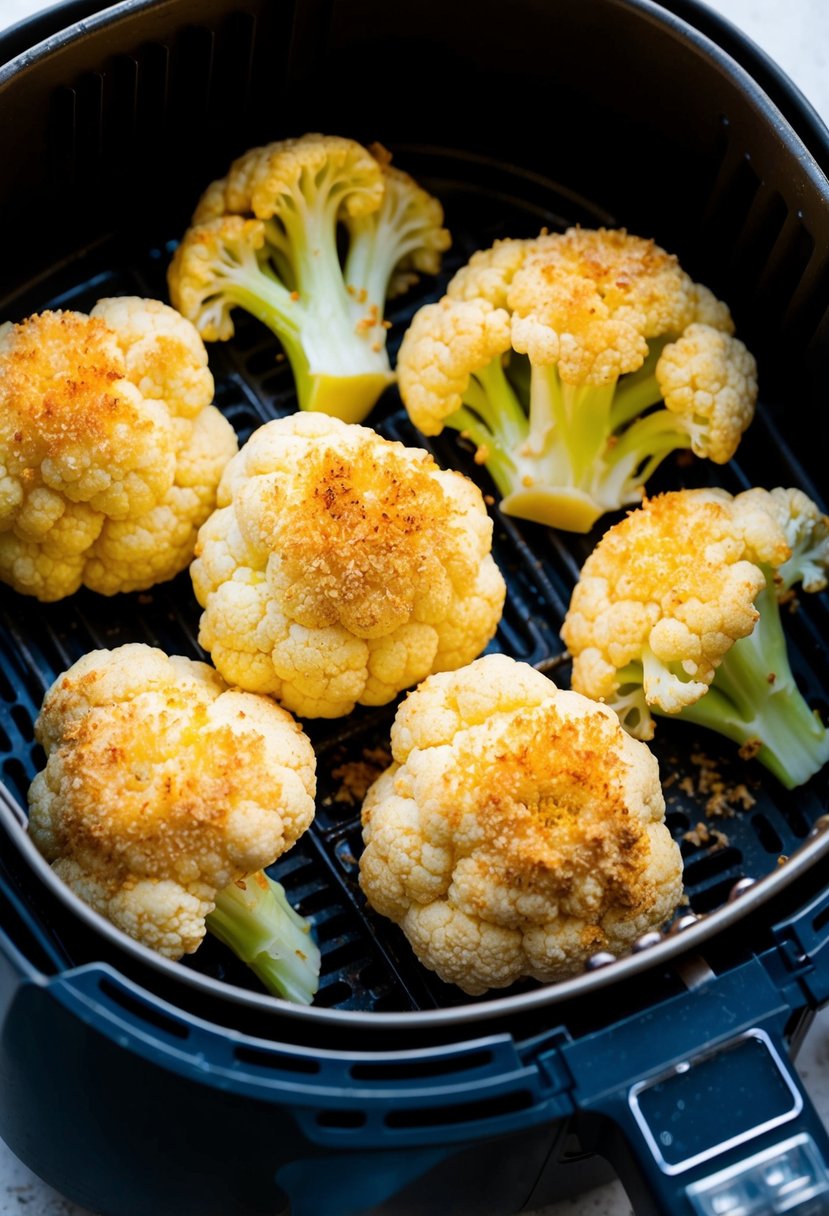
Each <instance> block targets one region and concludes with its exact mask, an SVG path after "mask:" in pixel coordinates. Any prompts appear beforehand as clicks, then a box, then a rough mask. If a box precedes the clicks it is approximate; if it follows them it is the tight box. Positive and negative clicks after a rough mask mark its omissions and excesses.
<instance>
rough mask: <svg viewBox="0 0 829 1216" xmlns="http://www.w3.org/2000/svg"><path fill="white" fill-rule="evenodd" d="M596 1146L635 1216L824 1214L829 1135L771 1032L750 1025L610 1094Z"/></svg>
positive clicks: (827, 1194) (828, 1202) (828, 1195)
mask: <svg viewBox="0 0 829 1216" xmlns="http://www.w3.org/2000/svg"><path fill="white" fill-rule="evenodd" d="M606 1114H607V1119H608V1120H609V1122H606V1123H605V1126H604V1127H603V1128H602V1129H601V1130H600V1131H599V1137H600V1139H599V1143H598V1145H597V1147H598V1148H599V1149H600V1150H601V1151H602V1152H603V1153H604V1155H606V1156H607V1157H608V1158H609V1159H610V1160H611V1161H612V1163H613V1165H614V1167H615V1168H616V1170H617V1172H618V1174H619V1176H620V1178H621V1179H622V1181H623V1183H624V1185H625V1188H626V1190H627V1193H628V1196H629V1197H630V1199H631V1202H632V1203H633V1205H634V1210H635V1212H636V1214H637V1216H776V1214H777V1213H781V1212H786V1213H788V1214H795V1213H796V1214H797V1216H821V1213H826V1211H827V1210H829V1136H827V1133H826V1129H825V1128H824V1127H823V1125H822V1123H821V1120H820V1117H819V1115H818V1114H817V1112H816V1110H815V1109H814V1107H813V1105H812V1104H811V1102H810V1100H809V1097H808V1095H807V1094H806V1093H805V1092H804V1090H803V1088H802V1085H801V1083H800V1080H799V1078H798V1076H797V1074H796V1072H795V1071H794V1069H793V1068H792V1066H791V1063H790V1061H789V1058H788V1053H787V1051H786V1048H785V1046H784V1044H783V1043H782V1041H781V1040H780V1039H778V1038H777V1036H776V1035H773V1034H770V1033H769V1032H768V1031H766V1030H763V1029H762V1028H759V1027H758V1028H752V1029H750V1030H748V1031H745V1032H743V1033H742V1034H740V1035H738V1036H737V1037H736V1038H733V1039H730V1040H727V1041H726V1042H724V1043H721V1044H719V1045H718V1046H717V1048H716V1049H715V1050H712V1051H711V1052H710V1053H708V1054H707V1055H705V1054H704V1055H702V1056H700V1057H698V1058H697V1059H695V1060H691V1061H681V1062H678V1063H677V1064H675V1065H673V1067H672V1068H671V1069H669V1070H668V1071H667V1072H666V1073H664V1074H662V1075H661V1077H658V1078H654V1079H651V1080H649V1081H648V1082H646V1083H644V1084H638V1085H633V1086H631V1087H630V1088H629V1089H628V1090H627V1092H626V1093H624V1094H622V1093H619V1094H616V1095H613V1097H612V1099H610V1100H608V1101H607V1110H606Z"/></svg>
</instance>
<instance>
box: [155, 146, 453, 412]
mask: <svg viewBox="0 0 829 1216" xmlns="http://www.w3.org/2000/svg"><path fill="white" fill-rule="evenodd" d="M390 161H391V157H390V155H389V153H388V152H387V151H386V149H385V148H383V147H382V146H381V145H380V144H373V145H372V146H371V148H364V147H363V146H362V144H359V143H357V142H356V141H355V140H353V139H343V138H341V137H340V136H333V135H317V134H309V135H303V136H302V137H301V138H300V139H284V140H280V141H278V142H276V143H272V144H267V145H266V146H265V147H262V148H252V149H250V151H248V152H245V153H244V155H243V156H240V157H239V158H238V160H236V161H234V163H233V165H232V166H231V169H230V172H229V173H228V175H227V177H225V178H223V179H222V180H221V181H216V182H213V183H212V184H211V185H210V186H208V188H207V190H206V192H205V194H204V196H203V198H202V200H201V202H200V203H199V205H198V207H197V208H196V212H195V215H194V216H193V226H192V227H191V228H190V229H189V230H188V231H187V232H186V233H185V235H184V238H183V239H182V242H181V245H180V246H179V248H178V249H177V250H176V253H175V255H174V257H173V261H172V263H171V265H170V271H169V286H170V297H171V299H172V300H173V303H174V304H175V305H176V307H177V308H179V309H180V310H181V311H182V312H183V313H184V315H185V316H186V317H189V318H190V320H192V321H193V322H194V323H195V325H196V326H197V327H198V329H199V332H200V333H201V334H202V335H203V337H204V338H206V339H207V340H208V341H213V340H215V339H226V338H229V337H230V336H231V335H232V333H233V321H232V319H231V312H232V311H233V309H235V308H237V307H239V308H244V309H246V310H247V311H248V312H251V313H253V314H254V315H255V316H256V317H257V318H258V319H259V320H260V321H262V322H264V323H265V324H266V325H267V326H268V327H269V328H270V329H271V330H272V331H273V332H274V334H276V336H277V337H278V338H279V340H280V342H281V343H282V346H283V350H284V353H285V356H286V357H287V359H288V361H289V363H290V365H291V370H292V371H293V374H294V380H295V383H296V390H297V397H298V400H299V406H300V408H301V409H306V410H323V411H325V412H326V413H329V414H332V415H335V416H336V417H338V418H342V419H343V420H344V421H346V422H360V421H362V419H363V418H365V416H366V414H367V413H368V412H369V410H370V409H371V408H372V406H373V405H374V403H375V401H376V400H377V398H378V397H379V396H380V394H381V393H382V391H383V390H384V389H385V388H386V386H387V385H388V384H390V383H391V382H392V380H393V379H394V374H393V372H392V370H391V366H390V363H389V358H388V354H387V351H386V330H387V328H388V323H387V322H385V321H384V320H383V310H384V308H385V302H386V299H387V297H389V296H393V295H396V294H398V293H399V292H401V291H405V290H406V288H407V287H409V286H410V285H411V283H413V282H414V281H416V279H417V277H418V272H426V273H428V274H435V273H437V271H438V270H439V269H440V261H441V254H442V253H443V252H444V251H445V250H446V249H447V248H448V246H449V243H450V238H449V233H448V232H447V230H446V229H445V228H444V227H443V208H442V207H441V205H440V203H439V202H438V200H437V199H436V198H433V197H432V196H431V195H430V194H429V193H428V192H427V191H426V190H424V189H422V188H421V187H420V186H418V184H417V182H415V181H414V179H413V178H411V177H409V175H408V174H406V173H402V172H401V171H400V170H399V169H396V168H393V167H392V166H391V164H390Z"/></svg>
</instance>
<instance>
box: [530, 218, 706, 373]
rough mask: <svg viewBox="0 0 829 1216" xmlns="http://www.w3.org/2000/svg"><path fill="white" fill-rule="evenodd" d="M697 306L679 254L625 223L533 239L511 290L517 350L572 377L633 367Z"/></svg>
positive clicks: (679, 329)
mask: <svg viewBox="0 0 829 1216" xmlns="http://www.w3.org/2000/svg"><path fill="white" fill-rule="evenodd" d="M696 305H697V294H696V287H695V284H694V282H693V280H692V279H691V278H690V277H689V276H688V275H687V274H686V273H685V271H684V270H682V268H681V267H680V265H679V262H678V260H677V258H676V257H675V256H674V255H673V254H669V253H666V252H665V250H664V249H661V248H660V247H659V246H658V245H657V244H656V243H655V242H654V241H652V240H646V239H644V238H642V237H637V236H632V235H630V234H629V233H627V232H625V230H624V229H618V230H611V229H605V228H599V229H596V230H592V229H584V228H570V229H568V230H567V232H565V233H563V234H561V235H553V236H550V237H548V238H547V239H546V240H545V241H544V242H543V243H541V242H538V243H537V244H536V246H535V247H534V248H532V249H531V250H530V252H529V253H528V255H527V257H526V259H525V261H524V264H523V266H522V267H521V269H520V270H519V271H517V273H516V274H515V275H514V277H513V279H512V284H511V286H510V291H509V307H510V309H511V310H512V312H513V340H514V343H515V348H516V350H518V351H521V352H523V353H526V354H528V355H529V357H530V360H531V361H532V362H533V363H539V364H546V363H557V365H558V370H559V375H560V376H561V378H562V380H563V381H565V382H566V383H576V384H581V383H583V384H604V383H606V382H607V381H609V380H611V379H613V378H614V377H616V376H619V375H622V374H623V373H625V372H631V371H635V370H636V369H637V368H639V367H641V365H642V363H643V362H644V360H645V356H646V355H647V353H648V346H647V339H648V338H655V337H660V336H662V335H671V336H674V335H678V334H680V333H681V332H682V331H683V329H685V327H686V326H687V325H689V324H690V323H691V322H692V321H693V320H694V317H695V312H696Z"/></svg>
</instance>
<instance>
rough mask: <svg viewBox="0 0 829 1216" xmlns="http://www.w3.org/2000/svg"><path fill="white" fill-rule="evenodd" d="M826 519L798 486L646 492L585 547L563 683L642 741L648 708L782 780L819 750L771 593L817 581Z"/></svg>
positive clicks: (825, 741) (819, 757)
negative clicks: (719, 739)
mask: <svg viewBox="0 0 829 1216" xmlns="http://www.w3.org/2000/svg"><path fill="white" fill-rule="evenodd" d="M827 565H829V521H827V519H826V517H825V516H823V515H821V513H820V511H819V510H818V508H817V507H816V506H815V504H814V503H813V502H811V500H810V499H809V498H808V497H807V496H806V495H805V494H803V493H802V492H801V491H795V490H784V489H776V490H772V491H771V492H769V491H767V490H762V489H754V490H748V491H746V492H744V493H742V494H738V495H737V496H736V497H734V498H732V497H731V495H730V494H728V493H726V491H724V490H716V489H709V490H680V491H677V492H674V493H671V494H662V495H659V496H658V497H656V498H652V499H650V500H649V501H647V502H646V503H645V504H644V505H643V507H642V508H640V510H638V511H632V512H631V513H630V514H629V515H628V516H627V518H626V519H624V520H622V522H621V523H619V524H617V525H616V526H615V527H613V528H611V529H610V530H609V531H608V532H606V533H605V535H604V536H603V537H602V539H601V541H600V542H599V544H598V545H597V547H596V548H595V549H594V550H593V552H592V553H591V554H590V556H589V557H588V559H587V561H586V562H585V564H584V567H583V569H582V573H581V578H580V580H579V582H578V583H577V585H576V588H575V590H574V592H573V596H572V599H571V602H570V608H569V610H568V612H567V616H566V619H565V621H564V627H563V629H562V632H561V636H562V638H563V639H564V641H565V643H566V645H567V647H568V649H569V650H570V652H571V654H572V656H573V675H572V685H573V688H574V689H576V690H577V691H578V692H581V693H584V694H585V695H586V696H589V697H593V698H595V699H596V700H601V701H605V702H606V703H607V704H609V705H611V706H613V708H614V709H615V710H616V711H617V713H618V714H619V716H620V718H621V720H622V722H623V724H624V725H625V727H626V728H627V729H628V730H629V731H631V732H632V733H633V734H634V735H636V736H637V737H639V738H640V739H650V738H652V736H653V733H654V721H653V718H652V716H651V710H653V711H654V712H656V713H661V714H667V715H674V716H679V717H681V718H682V719H683V720H685V721H689V722H693V723H695V724H697V725H700V726H705V727H708V728H710V729H712V730H715V731H718V732H719V733H720V734H724V735H726V736H727V737H728V738H730V739H733V740H734V741H735V742H737V743H739V744H740V745H741V747H742V748H743V749H744V754H746V755H751V756H757V758H758V759H759V760H760V762H761V763H762V764H764V765H765V766H766V767H767V768H769V769H770V770H771V771H772V772H773V773H774V774H775V776H776V777H778V779H779V780H780V781H781V782H782V783H783V784H784V785H786V786H787V787H788V788H792V787H794V786H796V785H800V784H802V783H803V782H804V781H806V780H808V778H809V777H811V776H812V775H813V773H815V772H817V770H818V769H819V768H821V767H822V765H823V764H825V763H826V761H827V759H829V733H827V731H826V730H825V728H824V726H823V724H822V722H821V721H820V719H819V718H818V717H817V715H816V714H815V713H813V712H812V710H811V709H810V707H809V706H808V705H807V703H806V702H805V701H804V699H803V697H802V695H801V694H800V692H799V690H798V688H797V685H796V683H795V680H794V677H793V675H792V672H791V668H790V665H789V660H788V656H787V652H786V641H785V637H784V634H783V629H782V625H781V622H780V613H779V610H778V604H777V596H778V594H783V593H785V592H786V591H788V590H789V588H791V586H792V585H793V584H794V583H795V582H798V581H801V582H802V583H803V587H804V590H809V589H812V590H819V589H820V588H821V587H823V586H825V585H826V581H827V580H826V571H827Z"/></svg>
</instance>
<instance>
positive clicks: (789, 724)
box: [654, 576, 829, 789]
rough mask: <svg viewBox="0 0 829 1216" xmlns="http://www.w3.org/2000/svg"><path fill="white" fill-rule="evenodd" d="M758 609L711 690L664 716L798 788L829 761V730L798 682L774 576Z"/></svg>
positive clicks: (762, 594)
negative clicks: (712, 736)
mask: <svg viewBox="0 0 829 1216" xmlns="http://www.w3.org/2000/svg"><path fill="white" fill-rule="evenodd" d="M755 605H756V607H757V609H758V611H759V613H760V617H759V620H758V621H757V623H756V624H755V626H754V629H753V630H752V632H751V633H750V634H749V635H748V637H745V638H740V639H739V641H737V642H735V643H734V645H733V646H732V647H731V649H730V650H729V651H728V653H727V654H726V656H725V658H724V659H723V661H722V663H721V664H720V666H719V667H718V668H717V670H716V673H715V676H714V680H713V682H712V684H711V687H710V688H709V690H708V692H707V693H705V694H704V696H702V697H701V698H700V699H699V701H696V702H695V703H694V704H693V705H689V706H686V707H685V708H684V709H683V710H682V711H681V712H680V714H679V715H665V716H678V717H679V718H681V719H682V720H683V721H686V722H693V723H694V724H695V725H697V726H704V727H707V728H709V729H710V730H714V731H717V732H718V733H719V734H721V735H725V736H726V738H729V739H731V740H733V741H734V742H735V743H738V744H739V745H740V746H741V747H743V748H745V749H746V753H747V754H749V755H756V758H757V759H758V760H759V761H760V763H761V764H763V765H765V767H766V768H767V769H769V771H770V772H772V773H774V775H775V777H777V779H778V781H780V783H781V784H782V785H784V786H785V787H786V789H794V788H795V787H796V786H799V785H803V784H804V783H805V782H806V781H808V780H809V778H810V777H812V776H813V775H814V774H815V773H816V772H818V771H819V769H821V768H822V767H823V765H824V764H826V763H827V762H829V731H827V730H826V728H825V727H824V726H823V724H822V723H821V721H820V719H819V718H818V716H817V714H816V713H814V712H813V711H812V710H811V709H810V708H809V706H808V704H807V703H806V701H805V699H804V698H803V696H802V694H801V692H800V690H799V689H798V687H797V684H796V683H795V679H794V676H793V675H792V670H791V666H790V664H789V656H788V652H787V649H786V637H785V634H784V633H783V626H782V623H781V620H780V609H779V606H778V603H777V597H776V595H775V592H774V587H773V585H772V583H771V577H770V576H769V579H768V584H767V586H766V588H765V589H764V590H763V591H761V593H760V595H759V596H758V598H757V600H756V601H755ZM654 712H655V713H658V712H659V710H658V709H656V708H654ZM755 748H756V749H757V750H756V752H755Z"/></svg>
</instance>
